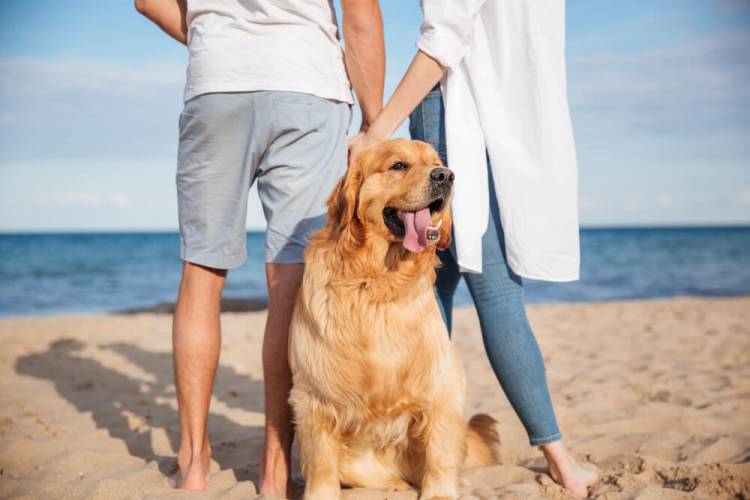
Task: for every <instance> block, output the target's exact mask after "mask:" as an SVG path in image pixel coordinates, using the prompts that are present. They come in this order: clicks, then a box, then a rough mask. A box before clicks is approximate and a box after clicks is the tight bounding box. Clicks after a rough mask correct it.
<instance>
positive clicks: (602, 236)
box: [0, 227, 750, 316]
mask: <svg viewBox="0 0 750 500" xmlns="http://www.w3.org/2000/svg"><path fill="white" fill-rule="evenodd" d="M263 239H264V235H263V233H258V232H250V233H248V261H247V263H246V264H245V265H244V266H243V267H242V268H240V269H236V270H233V271H230V273H229V278H228V280H227V285H226V288H225V292H224V297H226V298H242V299H253V300H252V302H254V303H256V304H257V303H262V302H263V301H264V300H265V297H266V292H265V276H264V271H263V246H264V245H263ZM179 279H180V259H179V236H178V235H177V234H176V233H112V234H103V233H90V234H83V233H76V234H0V316H29V315H50V314H92V313H112V312H119V311H126V310H139V309H149V308H153V307H155V306H157V305H158V304H165V303H171V302H174V300H175V297H176V292H177V286H178V284H179ZM738 295H750V227H691V228H627V229H623V228H617V229H584V230H582V231H581V280H580V281H577V282H573V283H545V282H539V281H527V282H526V297H527V301H528V302H529V303H553V302H580V301H583V302H597V301H605V300H627V299H651V298H657V297H674V296H701V297H725V296H738ZM457 303H458V304H469V303H471V297H470V296H469V293H468V290H467V289H466V287H465V285H463V284H462V286H461V288H460V289H459V291H458V296H457Z"/></svg>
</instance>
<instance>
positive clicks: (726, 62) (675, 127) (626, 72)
mask: <svg viewBox="0 0 750 500" xmlns="http://www.w3.org/2000/svg"><path fill="white" fill-rule="evenodd" d="M747 47H750V32H748V31H724V32H718V33H712V34H711V35H710V36H707V37H703V38H695V39H694V41H693V42H691V43H690V44H687V45H681V46H676V47H670V48H661V49H651V50H645V51H633V52H608V53H594V54H588V55H585V56H578V57H572V58H570V59H569V65H568V67H569V72H568V73H569V85H568V89H569V96H570V103H571V108H572V110H573V115H574V118H576V119H577V120H576V124H577V125H578V126H579V128H585V129H586V130H587V133H590V134H591V135H593V134H594V133H596V134H599V135H601V136H614V137H611V138H612V139H615V140H619V141H621V142H622V143H623V144H625V143H633V142H634V141H635V142H637V138H639V137H651V138H653V137H657V138H665V137H672V138H679V139H681V140H697V141H701V142H702V143H704V144H705V143H708V141H709V140H715V139H716V138H720V139H721V140H723V141H727V140H730V141H733V142H732V144H733V145H734V147H735V148H736V149H737V151H738V152H741V153H742V154H745V155H746V153H747V151H746V148H745V147H744V144H746V140H745V138H746V137H747V136H748V134H750V118H748V114H747V109H748V106H750V86H748V85H747V82H748V81H750V51H748V50H747ZM578 135H579V136H580V135H581V134H578ZM688 146H689V147H687V148H686V152H688V153H689V152H690V151H694V150H695V149H696V147H695V146H696V145H695V144H690V145H688ZM667 147H668V146H666V145H663V148H667ZM676 153H678V154H679V151H677V152H676ZM710 153H712V154H716V155H721V154H724V153H727V151H724V150H721V149H720V148H717V150H716V151H711V152H710Z"/></svg>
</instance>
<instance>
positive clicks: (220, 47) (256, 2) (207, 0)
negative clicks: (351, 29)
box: [185, 0, 353, 103]
mask: <svg viewBox="0 0 750 500" xmlns="http://www.w3.org/2000/svg"><path fill="white" fill-rule="evenodd" d="M187 25H188V51H189V53H190V60H189V63H188V70H187V82H186V85H185V100H186V101H187V100H189V99H191V98H193V97H195V96H197V95H200V94H205V93H207V92H250V91H254V90H285V91H293V92H303V93H306V94H313V95H316V96H319V97H324V98H327V99H333V100H337V101H341V102H347V103H352V101H353V100H352V92H351V88H350V85H349V78H348V77H347V74H346V69H345V67H344V54H343V51H342V49H341V44H340V43H339V36H338V27H337V24H336V14H335V11H334V9H333V4H332V0H188V2H187Z"/></svg>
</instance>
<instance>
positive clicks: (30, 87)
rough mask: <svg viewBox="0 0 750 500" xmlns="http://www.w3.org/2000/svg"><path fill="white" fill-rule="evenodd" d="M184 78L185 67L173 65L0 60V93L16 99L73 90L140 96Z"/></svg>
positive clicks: (73, 60)
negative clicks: (8, 94)
mask: <svg viewBox="0 0 750 500" xmlns="http://www.w3.org/2000/svg"><path fill="white" fill-rule="evenodd" d="M184 77H185V69H184V67H182V66H181V65H177V64H175V63H172V62H170V63H156V62H146V63H144V64H142V65H138V66H132V65H126V64H118V63H112V62H107V61H96V60H84V59H61V60H60V59H34V58H29V57H14V58H0V91H2V92H3V93H10V94H11V95H14V96H15V97H26V96H29V97H34V98H45V97H49V96H59V95H61V94H66V93H68V92H70V91H75V90H83V91H89V92H106V93H108V94H114V95H124V96H127V95H139V94H143V92H144V91H151V89H154V88H157V87H167V88H169V89H173V88H175V87H176V86H177V87H179V86H180V85H181V84H182V82H183V81H184ZM21 83H22V85H20V84H21Z"/></svg>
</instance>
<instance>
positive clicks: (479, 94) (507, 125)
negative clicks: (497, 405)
mask: <svg viewBox="0 0 750 500" xmlns="http://www.w3.org/2000/svg"><path fill="white" fill-rule="evenodd" d="M422 5H423V10H424V22H423V24H422V29H421V32H422V35H421V37H420V39H419V42H418V43H417V47H418V49H419V51H418V52H417V54H416V56H415V57H414V60H413V61H412V63H411V65H410V67H409V69H408V71H407V72H406V74H405V75H404V77H403V79H402V80H401V83H400V84H399V86H398V88H397V89H396V91H395V92H394V94H393V96H392V97H391V99H390V101H389V102H388V105H387V106H386V107H385V108H384V109H383V111H382V113H381V114H380V115H379V116H378V118H377V119H376V120H375V122H373V123H372V125H371V126H370V128H369V129H368V130H367V131H366V132H365V133H362V134H360V135H358V136H357V137H355V138H354V139H353V140H352V141H351V143H350V158H353V157H354V156H356V154H357V153H358V152H359V151H361V150H362V149H365V148H367V147H370V146H373V145H375V144H377V143H379V142H382V141H384V140H386V139H387V138H388V137H390V135H391V134H392V133H393V132H394V131H395V130H396V128H397V127H398V126H399V125H400V124H401V122H402V121H403V120H404V119H405V118H406V116H407V115H409V114H410V113H411V128H410V131H411V134H412V138H414V139H420V140H425V141H427V142H430V143H432V144H433V146H435V148H436V149H437V150H438V152H439V153H440V154H441V156H442V158H443V161H444V162H445V163H446V164H447V165H448V166H449V167H450V168H451V169H453V170H454V172H455V173H456V184H455V194H454V200H453V221H454V226H453V227H454V229H453V231H454V243H453V244H452V245H451V248H450V249H449V250H446V251H444V252H441V255H440V258H441V260H442V262H443V267H442V268H441V269H440V270H439V271H438V278H437V283H436V291H437V295H438V299H439V301H438V302H439V304H440V306H441V310H442V312H443V318H444V320H445V322H446V324H447V326H448V330H449V331H450V328H451V313H452V307H453V295H454V293H455V290H456V287H457V285H458V282H459V280H460V279H461V277H464V279H465V280H466V282H467V284H468V286H469V290H470V292H471V295H472V298H473V300H474V304H475V306H476V308H477V312H478V314H479V319H480V323H481V328H482V337H483V340H484V345H485V350H486V351H487V355H488V357H489V359H490V363H491V365H492V367H493V369H494V371H495V374H496V375H497V377H498V379H499V381H500V383H501V385H502V387H503V389H504V391H505V393H506V395H507V396H508V399H509V400H510V402H511V404H512V405H513V408H514V409H515V411H516V413H517V414H518V416H519V417H520V419H521V421H522V423H523V425H524V427H525V428H526V431H527V433H528V435H529V440H530V443H531V444H532V445H533V446H540V447H541V449H542V451H543V453H544V456H545V458H546V459H547V462H548V464H549V469H550V474H551V476H552V478H553V479H554V480H555V481H557V482H558V483H559V484H561V485H562V486H563V487H565V488H566V489H568V490H569V491H570V492H571V493H573V494H574V495H576V496H578V497H585V496H586V495H587V487H588V486H589V485H591V484H592V483H593V482H594V481H596V479H597V473H596V472H595V471H593V470H590V469H588V468H585V467H583V466H582V465H581V464H579V463H578V462H577V461H576V459H575V458H574V457H573V456H572V455H571V453H570V452H569V451H568V449H567V448H566V447H565V445H564V444H563V442H562V436H561V434H560V431H559V429H558V426H557V420H556V418H555V414H554V410H553V408H552V403H551V400H550V395H549V390H548V388H547V380H546V376H545V373H544V362H543V359H542V356H541V353H540V351H539V347H538V345H537V343H536V339H535V338H534V334H533V332H532V331H531V328H530V326H529V323H528V320H527V318H526V312H525V305H524V296H523V282H522V279H521V277H527V278H534V279H542V280H549V281H570V280H575V279H578V267H579V248H578V216H577V167H576V158H575V148H574V143H573V134H572V129H571V125H570V116H569V111H568V105H567V97H566V84H565V78H566V77H565V53H564V50H565V49H564V45H565V32H564V14H565V12H564V10H565V6H564V1H563V0H554V1H553V2H528V1H527V0H503V1H498V0H487V1H485V0H423V2H422ZM441 80H442V81H441ZM439 81H441V85H439V86H435V85H436V83H438V82H439ZM428 92H429V94H428ZM425 96H426V97H425ZM423 99H424V100H423ZM420 101H421V103H420ZM415 108H416V109H415ZM412 111H413V113H412Z"/></svg>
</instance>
